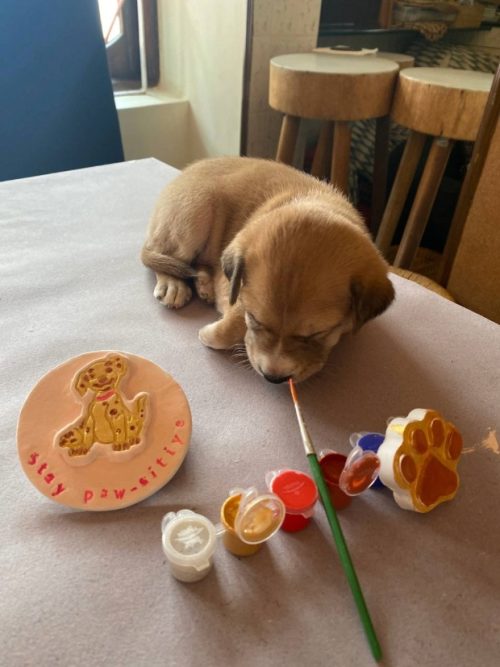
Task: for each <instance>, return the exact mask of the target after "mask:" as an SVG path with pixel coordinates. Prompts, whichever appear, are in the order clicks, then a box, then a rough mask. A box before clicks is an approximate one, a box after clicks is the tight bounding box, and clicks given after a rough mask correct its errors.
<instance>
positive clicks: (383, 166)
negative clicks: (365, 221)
mask: <svg viewBox="0 0 500 667" xmlns="http://www.w3.org/2000/svg"><path fill="white" fill-rule="evenodd" d="M389 129H390V119H389V116H383V117H382V118H377V120H376V130H375V158H374V161H373V178H372V210H371V219H370V231H371V232H372V234H376V233H377V231H378V228H379V227H380V221H381V219H382V215H383V213H384V207H385V202H386V200H387V168H388V166H389Z"/></svg>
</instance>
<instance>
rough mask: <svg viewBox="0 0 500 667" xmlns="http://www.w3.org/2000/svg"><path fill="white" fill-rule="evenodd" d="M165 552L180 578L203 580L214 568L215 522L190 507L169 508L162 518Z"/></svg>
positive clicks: (177, 576) (172, 570) (187, 580)
mask: <svg viewBox="0 0 500 667" xmlns="http://www.w3.org/2000/svg"><path fill="white" fill-rule="evenodd" d="M161 531H162V545H163V552H164V554H165V556H166V557H167V560H168V564H169V566H170V570H171V572H172V574H173V576H174V577H175V578H176V579H179V581H186V582H192V581H199V580H200V579H203V578H204V577H206V575H207V574H208V573H209V572H210V570H211V568H212V565H213V563H212V557H213V554H214V551H215V547H216V530H215V526H214V525H213V523H212V522H211V521H209V519H207V518H206V517H204V516H203V515H202V514H196V513H195V512H192V511H191V510H188V509H183V510H180V511H179V512H169V513H168V514H166V515H165V516H164V517H163V520H162V522H161Z"/></svg>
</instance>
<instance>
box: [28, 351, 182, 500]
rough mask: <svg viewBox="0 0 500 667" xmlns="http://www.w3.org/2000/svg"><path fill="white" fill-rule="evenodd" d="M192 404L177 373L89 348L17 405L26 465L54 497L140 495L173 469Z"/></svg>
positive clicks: (154, 487)
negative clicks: (19, 411)
mask: <svg viewBox="0 0 500 667" xmlns="http://www.w3.org/2000/svg"><path fill="white" fill-rule="evenodd" d="M190 436H191V412H190V409H189V404H188V402H187V399H186V396H185V395H184V392H183V391H182V389H181V387H180V386H179V385H178V384H177V383H176V382H175V380H174V379H173V378H172V377H171V376H170V375H168V374H167V373H165V371H163V370H162V369H161V368H160V367H159V366H156V364H153V363H152V362H151V361H148V360H147V359H144V358H143V357H139V356H136V355H133V354H126V353H122V352H115V351H104V352H88V353H86V354H82V355H80V356H78V357H74V358H73V359H69V360H68V361H66V362H65V363H63V364H61V365H60V366H57V367H56V368H54V369H53V370H52V371H50V372H49V373H47V374H46V375H45V376H44V377H42V378H41V380H40V381H39V382H38V384H36V386H35V387H34V388H33V390H32V391H31V393H30V394H29V396H28V398H27V399H26V402H25V404H24V406H23V408H22V410H21V414H20V416H19V421H18V425H17V446H18V452H19V458H20V460H21V465H22V467H23V470H24V472H25V473H26V475H27V476H28V478H29V479H30V481H31V482H32V483H33V484H34V485H35V486H36V488H37V489H38V490H39V491H40V492H41V493H43V494H44V495H45V496H47V497H48V498H50V499H51V500H55V501H56V502H58V503H61V504H63V505H67V506H69V507H76V508H79V509H86V510H97V511H102V510H114V509H119V508H122V507H127V506H129V505H133V504H135V503H138V502H140V501H141V500H144V499H145V498H147V497H148V496H150V495H152V494H153V493H155V492H156V491H158V489H160V488H161V487H162V486H164V485H165V484H166V483H167V482H168V481H169V480H170V479H171V478H172V477H173V476H174V475H175V473H176V472H177V470H178V469H179V467H180V465H181V463H182V461H183V460H184V457H185V455H186V452H187V448H188V445H189V438H190Z"/></svg>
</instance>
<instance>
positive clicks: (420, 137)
mask: <svg viewBox="0 0 500 667" xmlns="http://www.w3.org/2000/svg"><path fill="white" fill-rule="evenodd" d="M426 139H427V137H426V135H425V134H421V133H420V132H410V136H409V137H408V140H407V142H406V146H405V149H404V151H403V155H402V157H401V162H400V163H399V168H398V172H397V174H396V178H395V180H394V184H393V186H392V190H391V193H390V195H389V199H388V201H387V206H386V207H385V211H384V215H383V216H382V221H381V223H380V227H379V229H378V232H377V238H376V240H375V243H376V244H377V247H378V249H379V250H380V252H381V253H382V254H383V255H387V252H388V250H389V248H390V246H391V242H392V237H393V236H394V232H395V231H396V227H397V224H398V221H399V218H400V216H401V212H402V210H403V206H404V205H405V202H406V198H407V196H408V191H409V189H410V186H411V184H412V182H413V179H414V177H415V171H416V169H417V165H418V162H419V160H420V157H421V155H422V151H423V149H424V145H425V142H426Z"/></svg>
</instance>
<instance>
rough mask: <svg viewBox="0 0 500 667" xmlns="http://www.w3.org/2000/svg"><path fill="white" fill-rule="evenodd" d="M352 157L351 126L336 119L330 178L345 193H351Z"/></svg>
mask: <svg viewBox="0 0 500 667" xmlns="http://www.w3.org/2000/svg"><path fill="white" fill-rule="evenodd" d="M350 158H351V126H350V125H349V123H348V122H347V121H336V122H335V126H334V131H333V153H332V171H331V174H330V179H331V181H332V183H333V185H336V186H337V187H338V188H340V190H342V192H343V193H344V194H346V195H347V194H349V164H350Z"/></svg>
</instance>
